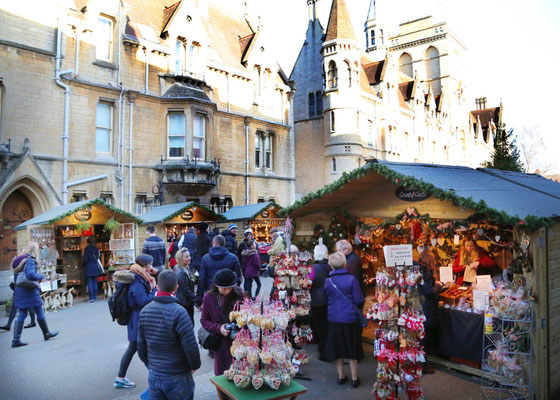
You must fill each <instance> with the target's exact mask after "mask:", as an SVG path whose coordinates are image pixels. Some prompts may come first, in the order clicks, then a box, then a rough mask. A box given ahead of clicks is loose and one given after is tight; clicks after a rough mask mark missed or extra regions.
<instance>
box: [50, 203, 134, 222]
mask: <svg viewBox="0 0 560 400" xmlns="http://www.w3.org/2000/svg"><path fill="white" fill-rule="evenodd" d="M94 204H97V205H100V206H103V207H105V208H107V209H109V210H111V211H112V212H114V213H116V214H121V215H123V216H125V217H128V218H130V219H132V220H133V221H135V222H137V223H139V224H141V223H142V222H143V220H141V219H140V218H138V217H137V216H135V215H132V214H130V213H128V212H126V211H124V210H121V209H119V208H117V207H114V206H112V205H111V204H108V203H105V202H104V201H103V200H101V199H93V200H90V201H88V202H87V203H86V204H84V205H81V206H79V207H76V208H73V209H71V210H70V211H68V212H66V213H64V214H60V215H59V216H57V217H54V218H51V219H50V220H49V221H48V222H47V225H52V224H54V223H55V222H56V221H60V220H61V219H64V218H66V217H69V216H70V215H72V214H74V213H75V212H76V211H79V210H83V209H84V208H89V207H91V206H92V205H94Z"/></svg>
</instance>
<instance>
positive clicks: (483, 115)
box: [471, 107, 500, 129]
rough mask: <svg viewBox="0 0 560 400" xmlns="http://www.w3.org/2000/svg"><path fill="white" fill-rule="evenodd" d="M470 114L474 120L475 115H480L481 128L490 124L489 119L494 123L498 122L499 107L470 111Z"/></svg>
mask: <svg viewBox="0 0 560 400" xmlns="http://www.w3.org/2000/svg"><path fill="white" fill-rule="evenodd" d="M471 115H473V117H474V118H475V120H476V118H477V117H480V124H481V125H482V129H485V128H488V126H490V122H491V121H493V122H494V123H495V124H497V123H498V122H500V107H493V108H485V109H484V110H475V111H471Z"/></svg>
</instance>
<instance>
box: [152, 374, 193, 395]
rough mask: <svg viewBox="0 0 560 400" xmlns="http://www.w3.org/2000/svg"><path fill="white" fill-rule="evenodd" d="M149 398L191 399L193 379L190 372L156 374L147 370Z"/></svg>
mask: <svg viewBox="0 0 560 400" xmlns="http://www.w3.org/2000/svg"><path fill="white" fill-rule="evenodd" d="M148 385H149V387H150V400H193V399H194V379H193V377H192V375H191V374H184V375H158V374H156V373H154V371H153V370H150V371H149V372H148Z"/></svg>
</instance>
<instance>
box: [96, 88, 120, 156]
mask: <svg viewBox="0 0 560 400" xmlns="http://www.w3.org/2000/svg"><path fill="white" fill-rule="evenodd" d="M100 104H105V105H108V106H109V117H110V118H111V121H110V122H109V126H100V125H99V124H100V122H99V121H98V111H99V110H98V107H99V105H100ZM114 114H115V100H113V99H107V98H103V97H100V98H99V99H98V101H97V103H96V105H95V136H94V138H95V144H94V149H95V154H99V155H105V156H107V155H112V154H113V134H114V124H115V116H114ZM98 129H100V130H104V131H107V132H108V136H109V137H108V142H109V150H108V151H98V150H97V130H98Z"/></svg>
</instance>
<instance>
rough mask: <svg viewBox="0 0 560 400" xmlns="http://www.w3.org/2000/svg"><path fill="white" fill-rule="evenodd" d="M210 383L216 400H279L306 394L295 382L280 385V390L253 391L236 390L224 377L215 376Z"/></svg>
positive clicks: (264, 388) (267, 388)
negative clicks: (216, 395) (216, 397)
mask: <svg viewBox="0 0 560 400" xmlns="http://www.w3.org/2000/svg"><path fill="white" fill-rule="evenodd" d="M210 381H211V382H212V383H213V384H214V386H216V390H217V392H218V398H219V399H220V400H225V399H227V398H230V399H233V400H280V399H295V398H296V397H298V396H299V395H300V394H304V393H305V392H307V389H306V388H305V386H303V385H301V384H300V383H298V382H296V381H293V380H292V381H291V382H290V385H289V386H286V385H281V386H280V389H278V390H272V389H270V388H269V387H264V386H263V387H262V388H261V389H259V390H255V389H254V388H253V387H252V386H249V387H246V388H244V389H243V388H238V387H237V386H235V384H234V383H233V382H231V381H228V380H227V379H226V377H225V376H223V375H220V376H215V377H213V378H211V379H210Z"/></svg>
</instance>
